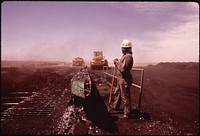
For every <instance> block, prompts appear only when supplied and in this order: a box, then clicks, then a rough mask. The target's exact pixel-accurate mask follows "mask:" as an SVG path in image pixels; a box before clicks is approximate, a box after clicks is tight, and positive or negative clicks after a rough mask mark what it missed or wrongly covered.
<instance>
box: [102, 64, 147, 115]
mask: <svg viewBox="0 0 200 136" xmlns="http://www.w3.org/2000/svg"><path fill="white" fill-rule="evenodd" d="M132 70H133V71H140V82H139V84H136V83H132V86H134V87H136V88H138V89H139V98H138V104H137V105H138V106H137V109H138V110H139V111H140V108H141V99H142V91H143V78H144V69H141V68H132ZM113 71H114V67H108V66H104V67H103V73H104V74H106V75H108V76H111V77H113V76H114V78H117V77H116V76H115V75H113Z"/></svg>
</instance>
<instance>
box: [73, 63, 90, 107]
mask: <svg viewBox="0 0 200 136" xmlns="http://www.w3.org/2000/svg"><path fill="white" fill-rule="evenodd" d="M91 91H92V80H91V77H90V75H89V72H88V69H87V67H86V66H85V67H83V68H81V69H80V71H79V72H78V73H77V74H75V75H74V77H73V78H72V79H71V94H72V96H71V99H70V101H69V105H74V106H79V105H82V106H83V104H84V103H85V101H86V99H88V97H89V96H90V95H91Z"/></svg>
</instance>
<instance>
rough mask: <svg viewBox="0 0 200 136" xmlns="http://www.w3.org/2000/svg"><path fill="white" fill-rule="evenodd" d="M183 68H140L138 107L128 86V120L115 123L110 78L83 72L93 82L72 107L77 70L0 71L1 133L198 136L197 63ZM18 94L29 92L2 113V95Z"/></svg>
mask: <svg viewBox="0 0 200 136" xmlns="http://www.w3.org/2000/svg"><path fill="white" fill-rule="evenodd" d="M186 65H187V66H188V65H190V67H185V65H183V64H175V65H174V64H173V65H172V64H171V63H169V64H165V63H161V64H159V65H156V66H147V67H142V68H143V69H144V81H143V92H142V100H141V109H140V111H138V110H137V109H136V107H135V103H137V100H136V99H134V98H138V97H137V96H138V89H137V88H135V87H133V88H132V89H131V96H132V98H133V99H132V116H131V118H130V119H120V116H121V115H122V111H118V112H111V113H109V112H108V111H107V106H108V97H109V91H110V86H109V84H108V83H107V80H110V77H108V76H106V75H104V74H103V73H102V71H89V72H90V74H91V77H92V80H93V83H94V84H93V87H92V89H93V90H92V91H93V93H92V95H91V96H90V97H89V98H88V99H87V100H82V99H81V100H79V101H81V103H82V105H76V106H74V105H70V104H69V101H70V99H71V93H70V80H71V78H72V77H73V76H74V74H76V73H77V72H78V70H79V69H80V68H72V67H65V68H63V67H58V68H51V69H49V68H42V69H41V68H40V69H39V70H37V69H34V68H27V67H24V68H20V69H16V68H14V69H13V68H12V69H9V70H7V69H2V71H3V72H2V74H1V79H2V82H1V133H2V134H37V135H42V134H44V135H49V134H50V135H52V134H53V135H67V134H74V135H76V134H81V135H84V134H91V135H109V134H114V135H198V134H199V70H198V68H196V67H199V64H194V65H195V66H194V67H193V64H186ZM196 65H197V66H196ZM139 75H140V74H138V73H137V72H136V73H134V72H133V76H134V82H135V83H138V81H139ZM23 91H24V92H34V94H33V95H30V96H28V98H26V99H24V100H23V102H20V103H19V104H17V105H14V106H12V107H11V108H10V109H7V108H8V106H7V107H5V105H4V104H3V103H6V102H7V101H9V102H10V99H8V98H7V97H9V98H15V101H20V100H18V99H17V97H16V95H15V97H13V96H11V94H12V93H10V92H23ZM12 95H13V94H12ZM17 96H18V97H19V96H20V95H19V94H18V95H17ZM23 96H24V95H23ZM20 97H21V96H20ZM12 101H13V99H12ZM33 102H34V103H33ZM36 102H38V103H36ZM35 103H36V104H35ZM46 103H48V104H49V105H47V104H46ZM42 106H43V107H42ZM28 107H29V108H32V109H31V110H33V109H34V111H37V110H36V109H35V108H38V107H40V108H41V107H42V109H45V108H46V107H49V108H48V111H45V112H44V113H43V112H39V114H38V112H37V116H36V115H33V112H31V111H30V110H29V109H28ZM6 109H7V110H6ZM29 113H32V114H29Z"/></svg>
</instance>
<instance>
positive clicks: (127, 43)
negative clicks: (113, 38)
mask: <svg viewBox="0 0 200 136" xmlns="http://www.w3.org/2000/svg"><path fill="white" fill-rule="evenodd" d="M129 47H132V43H131V42H130V41H129V40H123V41H122V43H121V48H129Z"/></svg>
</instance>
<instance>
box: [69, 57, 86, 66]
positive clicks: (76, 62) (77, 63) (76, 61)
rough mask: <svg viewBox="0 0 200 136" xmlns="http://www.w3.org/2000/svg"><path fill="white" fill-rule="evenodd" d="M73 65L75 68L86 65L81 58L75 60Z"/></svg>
mask: <svg viewBox="0 0 200 136" xmlns="http://www.w3.org/2000/svg"><path fill="white" fill-rule="evenodd" d="M72 65H73V66H83V65H84V60H83V58H81V57H77V58H74V59H73V61H72Z"/></svg>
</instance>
